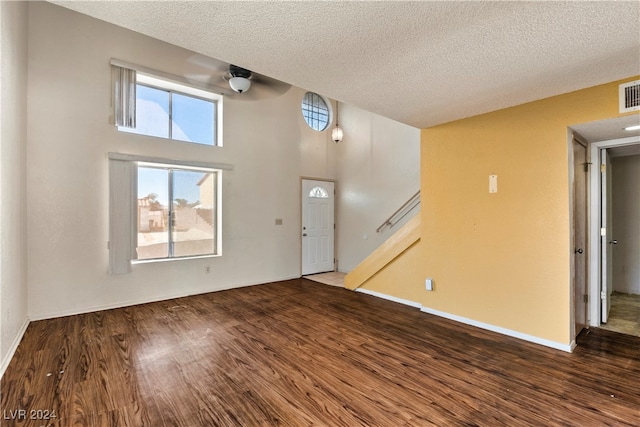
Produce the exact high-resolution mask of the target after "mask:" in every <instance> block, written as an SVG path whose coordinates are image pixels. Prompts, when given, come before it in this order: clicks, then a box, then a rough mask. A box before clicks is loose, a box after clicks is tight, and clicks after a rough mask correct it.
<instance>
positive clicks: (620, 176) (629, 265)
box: [611, 155, 640, 294]
mask: <svg viewBox="0 0 640 427" xmlns="http://www.w3.org/2000/svg"><path fill="white" fill-rule="evenodd" d="M611 174H612V186H613V191H612V193H613V194H612V195H611V197H612V199H613V200H612V208H613V238H614V239H616V240H618V244H617V245H615V246H614V247H613V262H612V264H613V290H614V291H618V292H624V293H629V294H640V155H635V156H625V157H614V158H612V159H611Z"/></svg>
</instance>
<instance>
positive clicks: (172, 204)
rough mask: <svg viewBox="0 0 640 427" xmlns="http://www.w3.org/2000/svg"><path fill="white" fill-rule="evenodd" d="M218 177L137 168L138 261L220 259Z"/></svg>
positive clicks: (164, 168) (152, 167) (206, 172)
mask: <svg viewBox="0 0 640 427" xmlns="http://www.w3.org/2000/svg"><path fill="white" fill-rule="evenodd" d="M219 174H220V171H218V170H214V169H191V168H177V167H168V166H166V165H161V164H158V165H154V164H149V163H144V164H142V163H140V164H139V165H138V185H137V187H138V208H137V211H138V214H137V229H138V230H137V241H138V243H137V246H136V254H137V259H138V260H148V259H161V258H178V257H190V256H203V255H217V230H216V228H217V227H216V224H217V221H218V218H217V216H218V202H217V199H218V198H217V187H218V185H217V181H218V177H219Z"/></svg>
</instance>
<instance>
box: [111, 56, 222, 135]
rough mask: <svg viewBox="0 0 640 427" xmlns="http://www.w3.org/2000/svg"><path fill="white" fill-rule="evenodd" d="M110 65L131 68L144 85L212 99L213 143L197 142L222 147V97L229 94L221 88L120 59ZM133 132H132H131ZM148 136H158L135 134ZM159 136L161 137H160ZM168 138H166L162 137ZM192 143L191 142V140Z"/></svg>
mask: <svg viewBox="0 0 640 427" xmlns="http://www.w3.org/2000/svg"><path fill="white" fill-rule="evenodd" d="M111 64H112V65H116V66H119V67H124V68H128V69H132V70H135V71H136V83H138V84H142V85H145V86H152V87H154V88H157V89H161V90H167V91H170V92H175V93H179V94H182V95H187V96H191V97H194V98H201V99H204V100H207V101H212V102H214V103H215V104H216V107H215V114H216V117H215V126H216V128H215V130H214V138H215V140H214V141H213V142H214V144H213V145H209V144H202V143H197V144H198V145H202V146H204V147H222V146H223V134H224V132H223V116H224V106H223V104H224V103H223V99H224V96H223V95H225V94H229V92H228V91H226V90H225V89H223V88H219V87H217V86H211V85H206V84H197V83H194V82H190V81H187V80H186V79H183V78H181V77H179V76H175V75H172V74H168V73H163V72H161V71H156V70H152V69H150V68H147V67H143V66H141V65H136V64H131V63H128V62H125V61H120V60H117V59H112V60H111ZM117 128H118V130H120V131H125V132H126V130H125V129H121V128H120V127H117ZM131 133H133V132H131ZM134 134H136V135H143V136H148V137H151V138H159V137H157V136H152V135H145V134H137V133H134ZM160 138H161V137H160ZM162 139H168V138H162ZM171 141H176V142H189V141H182V140H178V139H171ZM191 143H192V144H193V142H191Z"/></svg>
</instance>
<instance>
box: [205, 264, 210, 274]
mask: <svg viewBox="0 0 640 427" xmlns="http://www.w3.org/2000/svg"><path fill="white" fill-rule="evenodd" d="M204 272H205V273H207V274H209V273H211V267H209V266H208V265H207V266H206V267H205V268H204Z"/></svg>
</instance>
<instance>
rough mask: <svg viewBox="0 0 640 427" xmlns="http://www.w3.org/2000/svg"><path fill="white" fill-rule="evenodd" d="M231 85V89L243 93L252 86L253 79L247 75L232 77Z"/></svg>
mask: <svg viewBox="0 0 640 427" xmlns="http://www.w3.org/2000/svg"><path fill="white" fill-rule="evenodd" d="M229 86H231V89H233V90H234V91H235V92H238V93H243V92H246V91H248V90H249V88H250V87H251V80H249V79H247V78H245V77H231V78H230V79H229Z"/></svg>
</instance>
